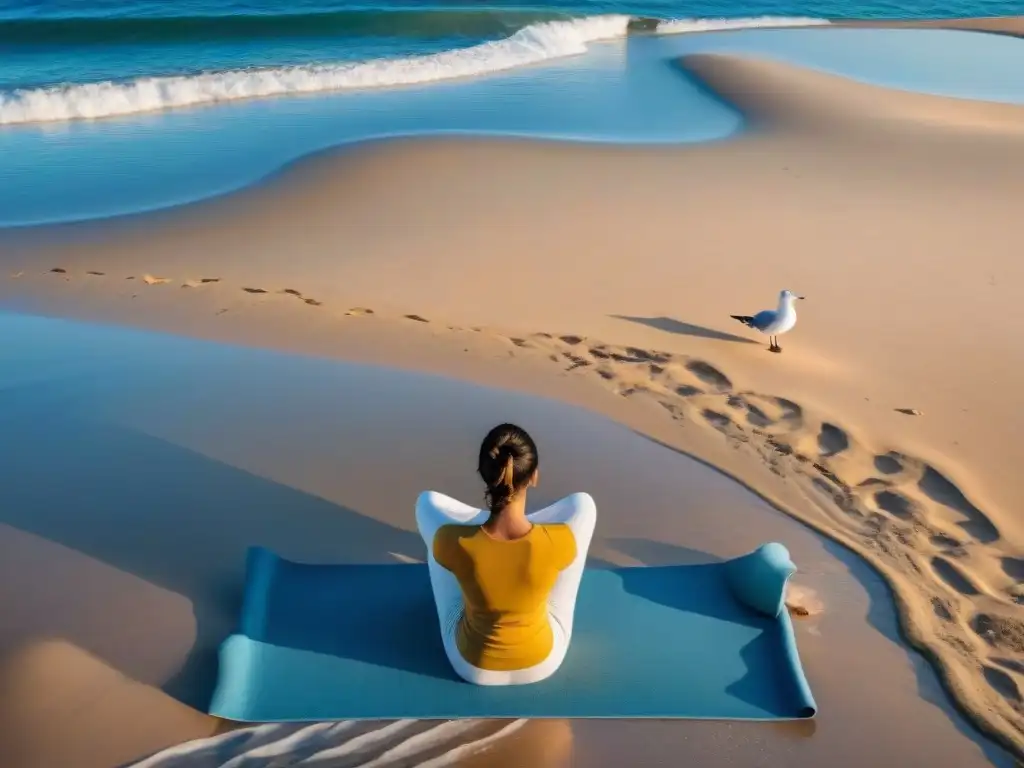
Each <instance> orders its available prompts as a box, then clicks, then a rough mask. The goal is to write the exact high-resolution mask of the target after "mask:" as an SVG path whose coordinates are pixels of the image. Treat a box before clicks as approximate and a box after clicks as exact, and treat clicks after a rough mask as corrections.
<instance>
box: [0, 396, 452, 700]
mask: <svg viewBox="0 0 1024 768" xmlns="http://www.w3.org/2000/svg"><path fill="white" fill-rule="evenodd" d="M22 395H25V396H24V397H23V396H22ZM40 397H41V395H40V393H39V392H38V391H36V392H32V393H29V392H27V391H26V392H24V393H20V392H18V391H12V390H10V389H8V390H6V391H5V392H4V399H3V403H2V404H3V409H2V410H0V428H2V430H3V439H2V442H0V583H2V584H3V585H4V588H3V589H0V615H3V616H4V617H5V621H4V622H3V626H2V628H0V654H2V653H3V652H5V651H9V650H11V649H13V648H17V647H19V646H20V645H24V644H25V643H27V642H32V641H34V640H37V639H39V638H46V637H60V638H65V639H67V640H68V641H70V642H73V643H75V644H76V645H78V646H80V647H82V648H84V649H86V650H88V651H89V652H91V653H94V654H95V655H97V656H99V657H100V658H103V659H105V660H106V661H107V662H108V663H110V664H111V665H112V666H114V667H116V668H117V669H119V670H121V671H122V672H123V673H124V674H126V675H128V676H129V677H131V678H133V679H136V680H139V681H141V682H145V683H149V684H152V685H157V686H159V687H162V688H163V690H164V691H165V692H167V693H169V694H170V695H171V696H173V697H175V698H177V699H179V700H180V701H182V702H184V703H186V704H189V705H190V706H192V707H195V708H197V709H200V710H204V711H205V710H206V708H207V705H208V702H209V699H210V696H211V694H212V690H213V687H214V684H215V681H216V669H217V649H218V647H219V645H220V643H221V642H222V641H223V640H224V639H225V638H226V637H227V635H228V634H230V633H231V632H232V631H234V630H235V628H236V625H237V621H238V617H239V610H240V607H241V597H242V588H243V575H244V568H245V562H246V551H247V549H248V548H249V547H250V546H251V545H263V546H267V547H270V548H272V549H273V550H274V551H275V552H278V553H280V554H281V555H282V556H284V557H288V558H290V559H295V560H298V561H306V562H321V563H331V562H364V563H365V562H388V561H394V558H393V557H392V556H391V555H392V554H398V555H404V556H406V557H409V558H414V559H422V558H423V557H424V555H425V551H424V547H423V544H422V542H421V541H420V539H419V537H418V536H417V535H416V534H415V533H413V532H411V531H404V530H400V529H397V528H395V527H392V526H390V525H387V524H384V523H381V522H378V521H376V520H373V519H371V518H369V517H366V516H364V515H361V514H359V513H358V512H356V511H355V510H352V509H347V508H345V507H343V506H339V505H338V504H334V503H332V502H330V501H327V500H325V499H322V498H318V497H317V496H313V495H311V494H308V493H305V492H302V491H299V490H296V489H294V488H291V487H288V486H286V485H282V484H280V483H277V482H274V481H272V480H268V479H265V478H262V477H257V476H255V475H252V474H250V473H248V472H245V471H242V470H239V469H236V468H234V467H231V466H228V465H226V464H223V463H221V462H219V461H216V460H214V459H211V458H208V457H206V456H203V455H200V454H198V453H195V452H193V451H191V450H188V449H185V448H181V447H179V446H176V445H173V444H171V443H168V442H165V441H163V440H160V439H157V438H154V437H151V436H148V435H146V434H143V433H141V432H138V431H132V430H129V429H126V428H122V427H119V426H116V425H114V424H110V423H103V422H102V421H100V420H99V419H91V418H89V416H88V415H87V414H76V413H74V409H73V408H68V409H65V408H63V407H62V402H61V400H62V398H60V397H58V398H51V399H49V401H48V403H46V402H44V401H46V400H47V398H46V397H45V396H43V397H42V400H41V399H40ZM19 400H21V401H23V402H21V403H19ZM19 405H20V406H21V407H19ZM409 513H410V519H411V516H412V503H411V501H410V510H409ZM26 534H28V535H26ZM5 553H6V554H7V555H8V556H5ZM428 589H429V587H428ZM182 598H184V599H185V600H187V601H188V603H189V604H190V605H189V606H186V605H185V604H184V603H183V600H182ZM189 608H190V609H191V610H189ZM435 621H436V620H435ZM175 659H177V660H178V662H175ZM175 668H177V669H175Z"/></svg>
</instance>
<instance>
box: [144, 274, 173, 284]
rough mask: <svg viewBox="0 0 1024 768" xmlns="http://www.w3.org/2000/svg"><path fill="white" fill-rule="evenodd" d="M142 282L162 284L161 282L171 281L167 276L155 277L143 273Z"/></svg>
mask: <svg viewBox="0 0 1024 768" xmlns="http://www.w3.org/2000/svg"><path fill="white" fill-rule="evenodd" d="M142 282H144V283H145V284H146V285H162V284H163V283H169V282H171V278H169V277H156V276H155V275H150V274H145V275H143V276H142Z"/></svg>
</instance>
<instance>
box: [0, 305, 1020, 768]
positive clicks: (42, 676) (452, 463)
mask: <svg viewBox="0 0 1024 768" xmlns="http://www.w3.org/2000/svg"><path fill="white" fill-rule="evenodd" d="M2 325H3V327H4V331H5V333H6V334H7V335H8V336H9V337H14V338H18V339H19V340H20V341H19V343H18V344H17V345H16V347H15V348H14V349H10V348H9V349H8V350H7V353H6V355H5V357H7V359H8V361H9V362H11V363H13V365H12V366H5V371H10V370H12V369H13V370H17V371H18V372H20V375H21V377H22V378H21V379H20V380H19V379H17V378H13V377H11V374H10V373H8V374H6V375H5V377H6V378H7V380H6V381H4V382H3V390H4V391H5V392H6V393H7V394H6V399H7V402H8V403H9V404H10V405H11V406H12V407H11V408H10V409H9V410H8V411H7V415H6V416H5V424H4V427H5V430H4V431H5V436H6V437H7V439H8V440H10V441H11V444H15V445H17V446H18V451H17V453H5V461H4V467H3V470H2V473H0V475H2V480H3V486H2V487H3V488H4V504H3V507H2V509H3V517H2V523H3V526H2V528H0V531H2V533H0V547H2V548H3V555H4V556H3V557H2V558H0V563H3V571H4V572H3V578H4V583H10V584H18V585H19V589H17V590H12V591H8V592H5V593H4V602H3V605H2V606H0V607H2V609H3V613H4V615H5V617H8V618H9V619H10V618H11V617H13V620H8V621H5V623H4V632H3V635H2V637H0V646H2V648H3V658H4V659H5V661H6V662H7V673H6V674H5V675H3V677H2V683H0V684H2V685H3V687H4V691H5V696H4V697H3V701H4V702H5V704H6V706H7V707H8V708H9V709H8V711H6V712H5V713H4V716H3V717H2V718H0V728H2V729H3V730H2V735H3V738H2V739H0V744H4V745H5V749H7V750H10V752H9V753H8V754H7V755H4V756H3V757H4V760H3V763H4V764H5V765H17V766H52V765H60V764H68V763H69V762H74V764H75V765H80V766H82V767H83V768H87V766H92V765H95V766H103V765H110V764H115V763H120V762H122V761H125V760H126V759H129V758H131V757H133V756H135V755H137V754H138V753H139V752H144V751H151V750H153V749H155V748H157V747H160V746H164V745H165V744H173V743H175V742H177V741H182V740H184V739H187V738H195V737H202V736H205V735H207V734H209V733H210V732H211V731H212V730H213V729H214V728H215V727H217V726H216V724H215V723H214V722H212V721H211V719H210V718H205V717H203V716H202V715H200V714H199V713H198V712H197V711H195V710H202V709H203V707H204V706H205V704H206V703H207V700H208V697H209V694H210V691H211V687H212V684H213V680H214V675H215V671H216V665H215V657H214V653H215V650H216V647H217V644H218V643H219V642H220V640H221V639H223V637H224V636H225V635H226V634H227V633H228V632H230V631H231V627H232V625H233V622H234V620H235V617H236V616H237V611H238V599H239V596H240V595H239V589H240V585H241V578H242V568H243V561H244V551H245V548H246V547H247V546H249V545H251V544H265V545H269V546H273V547H274V548H275V549H277V550H278V551H280V552H281V553H282V554H284V555H286V556H289V557H294V558H296V559H301V560H309V561H334V562H337V561H349V562H387V561H394V560H408V559H421V558H422V556H423V552H422V544H421V543H420V542H419V540H418V537H417V534H416V533H415V528H414V525H413V521H412V503H413V500H414V499H415V497H416V495H417V493H418V492H419V491H420V490H422V489H424V488H437V489H441V490H444V491H446V492H449V493H452V494H453V495H456V496H458V497H460V498H464V499H467V500H469V501H472V500H473V499H474V498H477V497H478V496H479V494H480V488H479V487H478V482H477V479H476V478H475V477H474V474H473V471H472V469H473V463H472V457H473V456H474V455H475V453H474V451H475V447H476V444H477V441H478V440H479V438H480V435H481V434H482V433H483V432H485V431H486V429H487V428H488V427H489V426H491V425H492V423H493V422H495V421H496V420H498V419H511V420H514V421H516V422H518V423H521V424H523V425H524V426H526V427H527V428H528V429H529V430H530V431H531V432H533V433H534V434H535V435H536V437H537V439H538V441H539V444H540V446H541V449H542V452H543V456H542V462H543V467H544V482H543V484H542V485H541V487H540V488H538V489H537V491H536V492H535V496H534V498H533V499H532V502H531V503H534V504H537V505H541V504H544V503H545V502H546V501H550V500H553V499H555V498H558V497H560V496H562V495H564V494H566V493H569V492H572V491H574V490H577V489H579V488H586V489H587V490H588V491H590V492H591V493H592V494H594V496H595V498H596V499H597V501H598V504H599V513H600V516H601V520H600V524H599V529H598V535H597V537H596V538H595V541H594V545H593V548H592V565H593V566H594V567H601V566H602V565H603V564H607V563H616V564H630V563H649V564H659V563H670V562H695V561H701V560H707V559H710V558H719V557H729V556H733V555H735V554H738V553H741V552H745V551H748V550H750V549H752V548H753V547H755V546H757V545H758V544H760V543H762V542H764V541H768V540H778V541H782V542H784V543H785V544H786V546H787V547H789V548H790V551H791V553H792V555H793V557H794V560H795V561H796V562H797V563H798V565H799V567H800V573H799V574H798V577H797V579H796V582H797V585H798V586H799V587H800V588H801V589H803V590H804V591H805V592H806V591H807V590H810V592H811V594H810V595H807V594H804V595H803V596H802V597H801V598H800V602H801V603H802V604H805V605H808V606H809V607H810V608H811V610H812V612H813V615H812V616H809V617H807V618H805V619H803V620H801V621H799V622H798V623H797V629H798V633H799V634H798V640H799V643H800V648H801V654H802V655H803V657H804V659H805V664H806V668H807V673H808V675H809V678H810V680H811V681H812V684H813V686H814V692H815V695H816V697H817V699H818V701H819V704H820V708H821V715H820V716H819V718H818V719H817V720H816V721H814V722H810V723H802V724H799V725H782V726H775V725H767V726H765V725H759V724H744V725H736V724H721V723H680V722H671V721H655V722H647V723H615V724H613V725H611V724H608V723H605V724H603V725H600V724H596V723H588V722H586V721H581V722H572V723H569V724H568V726H569V731H568V732H569V733H571V741H572V750H571V752H572V754H574V755H575V756H576V759H577V764H582V765H598V764H608V763H605V762H602V756H605V755H608V754H609V753H616V754H620V755H622V756H623V757H625V756H627V755H628V754H632V755H634V756H636V757H637V758H638V759H639V758H641V757H642V758H643V759H644V760H647V759H650V760H652V761H657V760H666V759H669V758H670V757H671V756H673V755H678V754H680V753H681V751H682V754H686V755H687V756H688V757H690V756H692V757H693V758H696V759H697V760H698V761H700V762H705V761H712V760H715V761H717V760H718V759H720V758H721V757H722V755H723V750H726V751H728V752H729V753H730V754H731V757H730V759H733V760H737V761H739V762H740V764H745V762H744V761H747V760H750V759H752V758H754V757H755V756H756V757H757V759H765V758H766V756H768V757H770V758H771V760H773V761H785V762H786V763H787V764H793V765H816V764H820V762H821V761H822V760H824V759H826V757H827V756H828V755H830V754H844V753H846V754H852V753H855V754H857V756H858V760H864V759H870V760H872V761H873V762H874V763H875V764H883V765H884V764H889V763H891V762H892V761H894V760H896V759H897V758H899V759H902V757H906V756H909V755H911V754H912V755H914V756H915V758H918V757H919V758H921V759H925V756H927V759H929V760H930V761H932V762H935V763H936V764H938V762H939V761H940V760H941V759H942V758H943V757H949V756H951V755H955V756H956V758H957V763H956V764H957V765H963V766H971V765H984V764H986V752H988V754H990V755H995V756H997V757H998V756H999V754H1000V753H999V751H998V750H993V749H992V748H987V747H983V746H981V745H979V743H977V737H976V736H973V734H972V733H971V730H970V728H969V727H968V726H967V725H966V724H965V723H964V722H963V721H962V719H960V718H959V717H957V716H955V715H953V714H952V713H951V708H950V706H949V705H948V704H947V703H945V702H944V701H943V698H942V696H941V695H940V693H939V688H938V684H937V682H936V679H935V676H934V674H933V673H931V672H930V671H929V670H928V669H927V667H926V665H925V664H924V663H923V661H921V660H920V659H915V658H914V657H912V656H911V655H910V654H908V652H907V651H906V650H905V649H904V648H903V647H902V646H901V645H900V644H899V643H898V642H897V641H896V639H895V632H894V621H893V611H892V609H891V607H889V604H888V598H887V596H886V593H885V590H884V588H883V587H882V586H881V583H880V581H879V579H878V578H877V577H874V576H872V575H870V574H869V573H867V571H866V569H865V568H864V567H863V566H858V565H857V564H856V562H855V560H854V558H853V557H851V556H850V555H848V554H844V553H842V552H841V551H840V550H839V549H838V548H837V547H835V546H834V545H831V544H828V543H826V541H825V540H823V539H821V538H820V537H818V536H815V535H813V534H812V533H811V532H810V531H809V530H807V529H806V528H804V527H802V526H800V525H798V524H797V523H795V522H794V521H792V520H791V519H789V518H788V517H787V516H785V515H783V514H782V513H780V512H778V511H776V510H774V509H772V508H771V507H770V506H769V505H768V504H766V503H765V501H764V500H762V499H761V498H759V497H758V496H756V495H754V494H752V493H751V492H749V491H748V490H746V489H744V488H743V487H742V486H740V485H738V484H737V483H735V482H733V481H732V480H730V479H729V478H727V477H726V476H724V475H722V474H720V473H718V472H716V471H714V470H712V469H711V468H709V467H706V466H704V465H702V464H700V463H698V462H695V461H694V460H692V459H690V458H689V457H687V456H686V455H684V454H683V453H681V452H680V451H678V450H675V449H673V448H671V447H669V446H667V445H665V444H662V443H661V442H659V441H658V439H657V438H653V439H652V438H651V437H648V436H645V435H644V434H641V433H639V432H638V431H636V429H634V428H632V427H631V426H627V425H626V424H623V423H621V421H625V422H626V423H627V424H628V423H630V422H632V424H634V425H635V426H636V427H637V428H643V429H644V432H646V433H649V434H652V435H657V434H659V433H664V434H671V433H672V431H673V428H674V424H673V423H672V420H671V418H670V417H669V416H668V415H667V414H664V415H663V414H662V413H659V412H657V411H651V410H649V409H647V408H645V407H644V404H643V403H641V402H639V401H637V402H635V403H632V402H629V401H628V400H623V398H620V397H618V396H616V395H614V394H612V393H610V392H607V391H606V390H604V389H603V388H601V387H599V386H597V385H594V384H589V383H588V382H585V381H582V380H579V379H567V378H566V379H563V378H561V377H560V376H559V375H558V373H557V369H555V370H554V371H550V372H549V375H548V377H547V381H544V382H542V383H543V384H544V385H545V386H547V387H549V388H550V390H549V391H550V393H551V394H552V395H555V396H559V397H560V398H562V399H578V398H579V395H580V393H581V392H582V391H583V390H586V394H585V396H584V398H583V399H586V400H589V405H590V408H593V407H595V406H596V407H598V408H601V406H602V405H603V404H605V403H607V404H608V405H607V407H608V408H609V409H610V410H611V411H612V412H617V415H618V418H619V419H620V421H611V420H609V419H607V418H605V417H603V416H600V415H598V414H596V413H594V411H592V410H591V409H590V408H587V409H583V408H579V407H575V406H569V405H566V404H564V403H563V402H561V401H560V400H554V399H549V398H539V397H537V396H534V395H523V394H519V393H516V392H512V391H508V390H500V389H493V388H481V387H479V386H476V385H469V384H464V383H460V382H458V381H455V380H451V379H446V378H441V377H435V376H425V375H422V374H413V373H402V372H398V371H395V370H392V369H388V368H380V367H371V366H365V365H356V364H351V363H348V364H346V363H338V362H334V361H330V360H325V359H319V358H311V357H307V358H303V357H286V356H282V355H280V354H277V353H271V352H264V351H262V350H251V349H241V348H231V347H226V348H225V347H221V346H219V345H216V346H215V345H210V344H206V343H201V342H194V341H190V340H188V339H177V338H172V337H166V338H161V337H159V336H148V335H137V336H136V335H132V334H129V335H125V334H124V333H123V332H121V331H106V332H101V333H97V332H93V331H90V329H88V328H83V327H81V326H74V325H72V326H69V327H63V328H62V327H60V326H57V325H55V323H54V321H40V320H23V319H20V320H18V321H17V323H15V322H12V321H11V320H10V319H7V320H5V321H4V322H3V323H2ZM61 325H62V324H61ZM476 364H477V365H479V366H480V367H486V364H485V362H484V361H482V360H478V361H477V363H476ZM26 374H32V375H33V381H32V384H31V385H27V384H26V382H25V379H24V378H23V377H25V376H26ZM658 410H659V411H660V410H661V409H658ZM46 478H59V480H60V481H59V482H46ZM820 605H824V606H825V610H824V611H823V612H821V611H820ZM865 617H866V618H867V621H865ZM69 679H70V680H72V681H74V682H75V683H76V684H75V685H73V686H70V687H69V686H68V683H67V681H68V680H69ZM868 679H870V680H875V681H877V685H876V686H867V685H864V681H865V680H868ZM921 694H924V698H921ZM179 702H182V703H179ZM869 713H870V714H869ZM897 719H898V720H899V721H900V722H901V727H900V728H899V729H898V730H893V729H891V728H887V727H886V726H885V725H884V724H885V723H886V721H889V722H893V721H895V720H897ZM359 727H360V728H361V729H362V732H363V733H366V732H371V731H372V732H376V728H368V727H367V726H366V725H362V726H359ZM431 727H433V725H431ZM475 727H476V732H475V733H476V737H477V738H480V737H482V736H481V734H480V731H481V728H485V727H488V726H481V725H477V726H475ZM489 727H490V728H492V729H493V728H494V726H493V725H492V726H489ZM550 727H551V726H541V725H539V724H533V723H531V724H530V725H529V728H528V729H525V728H524V730H523V732H522V733H520V734H519V736H518V738H517V739H516V740H511V739H509V740H508V742H507V743H506V742H505V740H504V739H502V740H499V741H498V742H495V743H494V744H493V745H492V746H491V748H490V750H488V752H489V753H494V754H506V755H507V759H509V760H517V759H521V756H522V754H523V753H522V752H521V750H525V749H528V748H529V749H540V748H541V747H542V746H544V745H548V746H550V743H549V739H550V738H552V737H551V735H550V734H549V733H548V731H547V730H546V729H548V728H550ZM410 728H411V726H410ZM427 730H428V729H427V724H424V725H422V726H417V727H416V728H413V729H412V731H411V734H410V733H409V732H406V733H402V732H400V733H398V734H394V733H386V734H383V735H381V736H380V737H379V742H378V743H377V744H375V745H374V748H375V749H377V750H378V751H379V752H380V753H383V752H384V751H386V750H388V749H394V748H395V747H397V746H399V745H401V744H403V743H405V741H406V740H408V738H409V736H410V735H415V734H423V733H425V732H426V731H427ZM467 730H469V726H468V725H467ZM534 730H536V731H537V735H536V738H535V739H534V738H532V737H530V733H532V732H533V731H534ZM865 732H870V733H872V737H871V744H870V745H864V744H860V745H859V746H858V747H857V748H856V750H854V745H855V744H858V743H859V742H860V741H861V740H863V738H864V734H865ZM247 733H248V732H247ZM560 733H563V735H564V732H563V731H560ZM915 734H916V735H915ZM275 735H276V736H280V735H281V734H280V733H277V734H275ZM471 735H472V734H471V733H464V734H461V738H455V739H453V740H452V743H449V744H448V746H447V749H446V750H445V751H450V749H451V748H454V746H457V745H458V744H460V743H463V742H465V741H466V740H468V739H469V737H470V736H471ZM483 735H488V733H487V732H485V733H484V734H483ZM437 736H438V737H440V736H444V734H443V733H442V734H437ZM812 736H813V738H812ZM908 737H909V738H908ZM228 738H232V739H235V740H237V739H239V738H240V737H239V735H238V734H232V735H231V736H230V737H228ZM250 738H251V737H250ZM293 738H294V736H293ZM351 738H352V734H348V735H347V736H346V738H344V739H337V740H335V741H331V740H327V743H328V744H329V745H330V746H332V747H333V748H339V747H343V746H344V745H345V744H346V743H347V742H348V741H349V740H350V739H351ZM424 738H426V737H424ZM277 740H278V739H276V738H275V739H274V740H272V742H273V741H277ZM441 741H442V743H445V742H444V740H443V739H441ZM234 744H235V746H236V748H237V742H234ZM911 744H913V745H914V746H913V747H912V748H911V747H910V746H909V745H911ZM527 745H529V746H527ZM414 746H415V745H414ZM428 746H431V747H432V748H434V744H433V742H432V741H430V742H429V744H428ZM147 748H148V749H147ZM908 749H912V751H911V752H907V751H906V750H908ZM424 750H425V751H429V750H426V747H424ZM417 754H419V753H417ZM420 756H421V757H422V756H423V755H420ZM901 756H902V757H901ZM556 757H557V756H556ZM551 759H552V760H554V759H555V758H551ZM559 759H560V758H559ZM161 760H164V762H158V763H156V764H157V765H175V764H176V763H174V762H167V761H166V760H165V758H161ZM1002 762H1003V763H1004V764H1009V763H1008V762H1007V761H1006V759H1005V758H1003V759H1002ZM178 764H186V765H202V763H201V762H198V759H197V758H196V756H195V755H190V756H189V757H188V759H187V760H183V762H181V763H178ZM395 764H401V763H395ZM549 764H551V765H560V764H562V763H560V762H558V761H555V762H551V763H549ZM646 764H650V763H646Z"/></svg>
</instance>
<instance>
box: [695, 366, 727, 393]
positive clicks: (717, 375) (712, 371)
mask: <svg viewBox="0 0 1024 768" xmlns="http://www.w3.org/2000/svg"><path fill="white" fill-rule="evenodd" d="M686 370H688V371H689V372H690V373H692V374H693V375H694V376H696V377H697V378H698V379H700V380H701V381H702V382H704V383H705V384H706V385H707V386H709V387H711V388H712V389H713V390H717V391H718V392H729V391H730V390H732V381H731V380H730V379H729V377H728V376H726V375H725V374H724V373H722V372H721V371H720V370H718V369H717V368H715V366H713V365H711V364H710V363H705V362H704V361H703V360H692V361H690V362H689V363H687V364H686Z"/></svg>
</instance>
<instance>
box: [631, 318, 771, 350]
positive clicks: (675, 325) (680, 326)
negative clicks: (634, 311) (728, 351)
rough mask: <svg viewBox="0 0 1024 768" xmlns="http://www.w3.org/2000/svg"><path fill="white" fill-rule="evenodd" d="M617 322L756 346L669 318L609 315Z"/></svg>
mask: <svg viewBox="0 0 1024 768" xmlns="http://www.w3.org/2000/svg"><path fill="white" fill-rule="evenodd" d="M611 317H614V318H615V319H617V320H628V321H629V322H631V323H639V324H640V325H646V326H648V327H650V328H657V329H658V330H659V331H666V332H668V333H675V334H678V335H680V336H694V337H696V338H699V339H712V340H714V341H731V342H734V343H736V344H757V343H758V342H756V341H754V340H753V339H748V338H746V337H745V336H737V335H735V334H733V333H726V332H725V331H716V330H715V329H714V328H705V327H704V326H702V325H693V324H692V323H684V322H682V321H681V320H675V319H673V318H671V317H630V316H629V315H611Z"/></svg>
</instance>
